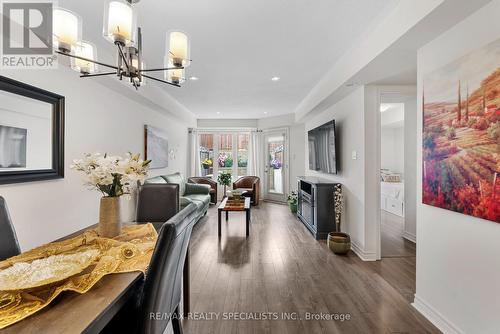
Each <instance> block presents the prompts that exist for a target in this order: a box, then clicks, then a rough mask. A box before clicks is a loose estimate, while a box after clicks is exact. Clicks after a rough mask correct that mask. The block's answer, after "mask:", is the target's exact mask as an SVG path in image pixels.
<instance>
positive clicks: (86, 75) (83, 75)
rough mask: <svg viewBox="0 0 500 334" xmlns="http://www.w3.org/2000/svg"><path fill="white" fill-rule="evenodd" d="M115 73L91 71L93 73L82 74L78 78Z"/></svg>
mask: <svg viewBox="0 0 500 334" xmlns="http://www.w3.org/2000/svg"><path fill="white" fill-rule="evenodd" d="M111 74H116V72H102V73H93V74H82V75H80V78H88V77H100V76H103V75H111Z"/></svg>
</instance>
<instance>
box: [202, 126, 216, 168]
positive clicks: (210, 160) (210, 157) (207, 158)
mask: <svg viewBox="0 0 500 334" xmlns="http://www.w3.org/2000/svg"><path fill="white" fill-rule="evenodd" d="M200 163H201V176H208V177H213V175H214V135H213V134H209V133H204V134H200Z"/></svg>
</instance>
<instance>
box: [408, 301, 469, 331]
mask: <svg viewBox="0 0 500 334" xmlns="http://www.w3.org/2000/svg"><path fill="white" fill-rule="evenodd" d="M411 305H412V306H413V307H414V308H415V309H416V310H417V311H418V312H420V313H421V314H422V315H423V316H424V317H426V318H427V319H428V320H429V321H430V322H432V323H433V324H434V326H436V327H437V328H438V329H439V330H440V331H442V332H443V333H444V334H465V332H464V331H462V330H460V329H459V328H458V327H457V326H455V325H454V324H453V323H452V322H451V321H449V320H448V319H446V318H445V317H444V316H443V315H442V314H441V313H439V312H438V311H437V310H436V309H435V308H434V307H432V306H431V305H429V304H427V302H425V301H424V300H423V299H422V298H420V297H419V296H417V294H415V300H414V301H413V303H411Z"/></svg>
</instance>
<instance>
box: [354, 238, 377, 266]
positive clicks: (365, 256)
mask: <svg viewBox="0 0 500 334" xmlns="http://www.w3.org/2000/svg"><path fill="white" fill-rule="evenodd" d="M351 249H352V251H353V252H354V253H355V254H356V255H357V256H358V257H359V258H360V259H361V260H363V261H377V254H376V253H375V252H366V251H365V250H364V249H362V248H361V247H360V246H359V245H358V244H356V243H355V242H353V241H352V240H351Z"/></svg>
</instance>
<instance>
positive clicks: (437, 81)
mask: <svg viewBox="0 0 500 334" xmlns="http://www.w3.org/2000/svg"><path fill="white" fill-rule="evenodd" d="M422 115H423V117H422V143H421V145H422V176H421V177H422V203H423V204H426V205H430V206H434V207H438V208H441V209H445V210H450V211H454V212H458V213H461V214H465V215H469V216H473V217H476V218H481V219H485V220H490V221H493V222H496V223H500V180H498V179H499V177H500V39H498V40H496V41H493V42H491V43H489V44H487V45H484V46H482V47H480V48H478V49H475V50H472V51H471V52H470V53H468V54H466V55H463V56H461V57H458V58H457V59H455V60H453V61H451V62H449V63H447V64H445V65H443V66H441V67H439V68H437V69H435V70H433V71H430V72H429V73H425V74H424V77H423V95H422Z"/></svg>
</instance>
